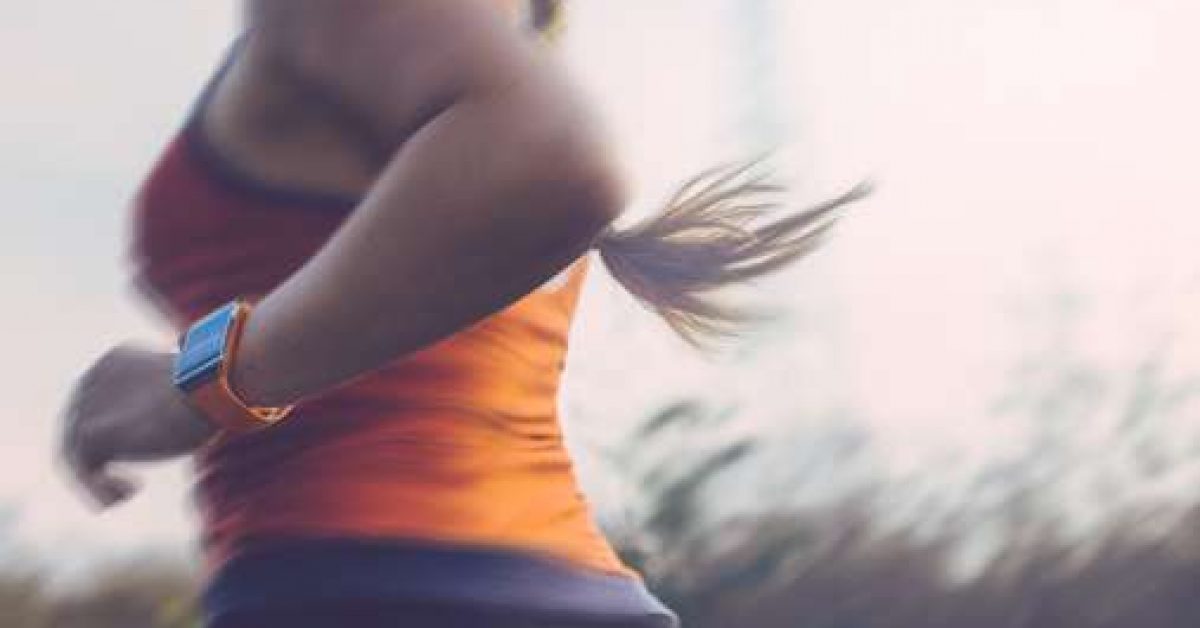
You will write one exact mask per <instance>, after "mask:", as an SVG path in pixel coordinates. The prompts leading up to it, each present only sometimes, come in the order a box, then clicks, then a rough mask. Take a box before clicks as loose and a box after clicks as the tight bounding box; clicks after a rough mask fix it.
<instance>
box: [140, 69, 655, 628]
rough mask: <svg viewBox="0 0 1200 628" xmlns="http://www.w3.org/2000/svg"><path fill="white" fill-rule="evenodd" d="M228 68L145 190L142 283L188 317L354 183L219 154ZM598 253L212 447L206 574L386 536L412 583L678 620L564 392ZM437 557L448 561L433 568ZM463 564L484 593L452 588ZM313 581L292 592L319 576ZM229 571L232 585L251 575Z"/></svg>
mask: <svg viewBox="0 0 1200 628" xmlns="http://www.w3.org/2000/svg"><path fill="white" fill-rule="evenodd" d="M235 52H236V49H235ZM232 58H233V53H231V54H230V58H229V60H227V62H226V64H225V66H224V68H225V69H227V68H228V67H229V65H230V61H231V60H232ZM224 73H225V71H224V69H223V70H222V71H220V72H218V73H217V74H216V76H215V77H214V79H213V81H212V84H210V86H209V87H208V88H207V89H206V90H205V94H204V95H203V96H202V97H201V99H200V100H199V101H198V103H197V105H196V107H195V110H194V112H193V114H192V116H191V117H190V118H189V120H188V121H187V123H186V124H185V125H184V127H183V129H182V131H181V132H180V133H179V134H178V135H177V136H176V137H175V138H174V139H173V141H171V142H170V144H169V145H168V146H167V148H166V151H165V153H164V154H163V155H162V156H161V158H160V160H159V161H158V162H157V164H156V165H155V166H154V167H153V169H152V170H151V172H150V174H149V176H148V178H147V179H146V180H145V182H144V184H143V185H142V186H141V188H140V191H139V193H138V194H137V197H136V199H135V202H134V211H133V232H132V233H133V242H132V256H133V260H134V268H135V283H136V284H137V285H138V287H139V288H141V290H142V292H143V294H145V295H146V296H147V297H148V298H149V299H150V300H151V301H152V302H153V303H154V305H155V306H156V307H157V309H158V310H159V311H160V312H162V313H163V314H164V315H165V316H166V317H167V318H168V319H169V320H170V321H171V322H172V323H173V324H174V326H175V328H176V329H177V330H179V331H183V330H184V329H186V328H187V326H188V325H190V323H191V322H193V321H195V320H197V319H198V318H199V317H201V316H203V315H204V314H206V313H208V312H209V311H211V310H212V309H214V308H216V307H218V306H220V305H222V304H224V303H226V302H228V301H229V300H231V299H233V298H235V297H239V296H243V297H250V298H254V297H256V296H260V295H264V294H266V293H268V292H269V291H271V290H272V289H273V288H275V287H276V286H277V285H279V284H280V283H281V282H282V281H283V280H285V279H286V278H287V277H288V276H289V275H291V274H292V273H293V272H294V271H296V270H297V269H298V268H299V267H300V266H301V265H302V264H304V263H305V262H306V261H307V260H308V259H309V258H310V257H312V255H313V254H314V253H315V252H316V251H317V250H318V249H319V248H320V247H321V246H322V244H324V242H325V241H326V240H327V239H328V238H329V237H330V236H331V235H332V234H333V233H334V232H335V230H337V228H338V227H339V225H340V224H341V223H342V221H343V220H344V219H345V218H346V217H347V216H348V215H349V213H350V211H352V209H353V208H354V207H355V206H356V204H357V201H358V199H356V198H342V197H338V196H337V195H330V194H315V193H311V192H305V191H299V190H294V189H288V188H280V187H276V186H272V185H265V184H263V183H260V182H257V181H255V180H252V179H251V178H249V177H247V176H246V175H244V174H243V173H241V172H239V170H238V169H237V168H236V167H235V166H233V165H231V164H230V163H229V162H227V161H226V160H224V159H222V157H221V155H219V154H218V153H217V152H216V151H215V150H214V147H213V146H212V145H211V144H210V143H209V142H208V141H207V138H206V137H205V135H204V133H203V132H202V128H201V126H200V124H199V120H200V116H199V115H198V112H199V111H202V110H203V108H204V106H205V105H206V104H207V101H208V100H209V95H210V94H211V93H212V91H213V86H215V84H216V83H217V82H218V81H219V80H220V79H221V77H222V76H223V75H224ZM585 267H586V262H585V261H584V260H582V259H581V260H579V261H577V262H576V263H575V264H573V265H572V266H571V267H570V268H568V269H567V270H566V271H564V272H563V273H562V274H561V275H560V276H559V277H556V278H555V279H553V280H551V281H550V282H548V283H547V284H545V285H544V286H542V287H541V288H539V289H537V290H534V291H533V292H531V293H530V294H528V295H527V296H525V297H524V298H522V299H520V300H519V301H518V302H516V303H515V304H513V305H511V306H510V307H508V308H507V309H504V310H503V311H501V312H499V313H496V314H494V315H492V316H490V317H488V318H486V319H485V320H483V321H481V322H479V323H478V324H475V325H473V326H471V327H469V328H467V329H465V330H463V331H460V332H458V333H457V334H455V335H453V336H452V337H450V338H448V339H446V340H443V341H441V342H438V343H436V344H434V345H432V346H429V347H427V348H425V349H423V350H420V351H417V352H415V353H413V354H410V355H406V356H403V357H401V358H399V359H397V360H395V361H393V362H391V363H389V364H387V365H385V366H383V367H382V368H379V369H377V370H375V371H373V372H370V373H367V374H364V375H363V376H360V377H358V378H356V379H354V380H352V381H351V382H349V383H346V384H344V385H341V386H339V387H336V388H334V389H331V390H328V391H326V392H324V393H321V394H318V395H316V396H313V397H311V398H308V399H305V400H304V401H302V402H300V403H299V404H298V405H297V407H296V408H295V410H294V411H293V413H292V415H291V416H290V417H289V418H288V419H286V420H285V421H284V422H283V423H281V424H279V425H277V426H274V427H271V428H269V429H267V430H264V431H261V432H256V433H253V434H249V435H245V436H240V437H237V438H233V439H229V440H222V441H218V442H217V443H215V444H213V445H210V446H208V447H206V448H205V449H203V450H201V451H200V452H198V454H197V455H196V457H195V471H196V483H195V491H194V497H195V499H196V502H197V506H198V510H199V514H200V518H201V532H202V535H201V547H202V549H203V554H204V558H205V564H206V567H207V572H208V574H209V576H210V578H215V579H217V580H218V581H219V580H220V579H221V577H222V574H225V576H226V579H231V580H236V579H237V578H249V576H245V575H237V574H245V573H246V572H247V570H249V571H250V573H253V572H254V569H255V567H253V566H247V565H250V564H251V563H248V562H247V561H246V560H241V559H244V558H246V557H254V556H264V555H266V554H267V553H269V552H268V551H269V550H271V549H272V548H278V547H281V546H283V547H286V546H288V544H293V545H294V544H295V543H296V542H297V541H304V540H322V539H324V540H330V539H333V540H337V539H341V540H347V539H348V540H353V541H359V542H363V543H385V544H387V543H391V545H388V547H390V548H392V550H389V551H393V550H394V552H395V556H396V559H395V560H394V561H393V563H392V564H394V571H392V572H388V571H387V569H388V567H387V565H386V564H385V565H384V566H383V567H380V566H378V565H376V567H375V568H374V569H375V570H374V571H372V572H371V573H381V572H380V569H382V570H383V571H382V573H385V574H390V575H387V576H385V577H386V578H388V579H389V582H388V583H387V586H388V587H392V588H395V587H399V588H400V589H405V587H407V589H405V590H408V591H409V593H411V594H414V595H420V596H425V597H429V596H433V597H438V596H441V597H447V598H448V599H453V598H454V597H455V596H456V595H460V594H461V595H466V596H468V597H476V598H478V597H479V596H480V595H482V594H481V593H480V591H484V592H486V595H483V597H485V598H487V597H488V596H491V597H496V596H499V597H500V598H502V599H499V600H496V599H490V598H489V599H488V603H501V604H510V605H520V604H522V603H532V601H533V600H536V599H539V598H544V597H546V595H547V592H548V591H553V589H546V588H545V587H546V586H563V587H566V588H567V589H570V590H572V591H573V593H572V594H571V595H569V596H566V598H564V599H565V600H566V601H565V602H564V603H566V604H568V605H574V606H576V607H580V605H582V606H584V607H586V606H588V604H592V605H593V606H596V605H598V607H599V608H600V610H603V608H605V607H606V605H607V606H612V607H613V608H616V607H621V608H623V609H624V610H623V611H621V612H623V613H626V614H632V615H637V616H646V617H651V616H653V617H655V618H657V621H658V622H659V623H653V624H648V625H656V626H658V625H670V624H669V623H666V624H664V623H661V622H662V621H664V618H668V619H669V614H670V613H669V611H667V610H666V609H665V608H664V607H662V606H661V605H659V603H658V602H657V601H656V600H654V599H653V598H652V597H651V596H649V594H648V593H647V592H646V591H645V590H644V589H643V588H642V584H641V579H640V577H639V576H638V575H637V573H636V572H634V571H633V570H631V569H630V568H629V567H627V566H626V565H625V564H623V563H622V561H621V560H620V559H619V558H618V557H617V555H616V553H615V552H614V551H613V548H612V547H611V546H610V545H609V543H608V542H607V541H606V539H605V538H604V536H603V535H602V533H601V532H600V530H599V529H598V527H597V526H596V524H595V522H594V519H593V513H592V509H591V508H590V506H589V503H588V501H587V499H586V498H585V496H584V495H583V494H582V493H581V492H580V490H579V488H578V485H577V482H576V477H575V473H574V468H573V465H572V460H571V458H570V456H569V454H568V452H567V449H566V447H565V446H564V442H563V432H562V430H561V427H560V422H559V412H558V407H557V398H558V392H559V384H560V378H561V373H562V370H563V364H564V357H565V354H566V351H567V335H568V329H569V326H570V323H571V319H572V315H573V312H574V310H575V306H576V302H577V300H578V298H579V293H580V288H581V285H582V283H583V280H584V276H585V272H586V268H585ZM297 555H298V554H297V553H296V552H293V553H292V555H291V556H292V557H293V558H295V556H297ZM371 555H372V556H374V557H375V559H376V560H383V559H381V558H380V555H381V554H380V552H378V551H376V552H374V553H372V554H371ZM435 557H440V558H437V559H436V560H434V558H435ZM447 557H449V558H447ZM422 561H424V562H422ZM430 561H432V563H431V562H430ZM456 561H457V562H456ZM336 562H337V561H336V560H334V563H336ZM385 563H386V560H385ZM314 564H316V563H314ZM321 564H326V563H321ZM420 565H425V567H420ZM430 565H435V567H436V566H437V565H440V566H441V567H437V568H436V569H435V568H434V567H430ZM263 568H264V569H265V567H263ZM326 569H328V567H322V568H320V569H314V570H313V572H314V573H310V574H308V575H307V576H304V575H303V574H300V575H297V578H299V579H300V580H298V582H300V581H303V579H304V578H305V577H307V578H310V580H311V579H313V578H316V579H319V578H321V577H322V574H321V573H319V572H320V571H322V570H326ZM431 569H433V571H438V570H439V569H440V571H438V573H442V575H443V576H444V577H443V578H442V579H441V580H437V579H436V578H433V579H432V580H431V579H430V578H431V577H432V576H431V571H430V570H431ZM447 570H449V572H448V573H446V571H447ZM455 570H457V571H455ZM300 571H301V572H302V571H303V570H302V569H301V570H300ZM360 571H361V570H360ZM351 572H354V570H349V571H348V572H347V573H351ZM505 573H507V574H525V575H524V576H521V575H518V576H516V578H517V581H520V582H523V583H524V584H522V585H521V586H516V587H514V590H516V589H521V590H522V592H521V594H519V595H518V594H516V593H513V594H511V595H510V592H505V591H507V590H499V589H496V588H495V584H494V583H495V581H496V578H502V577H503V574H505ZM472 574H473V576H472ZM480 574H491V575H487V576H485V577H484V580H479V579H480ZM538 574H540V575H538ZM467 576H472V577H474V578H475V580H479V581H478V582H476V588H477V589H479V591H476V592H475V593H469V592H468V593H463V592H462V591H458V589H459V588H461V587H463V586H466V585H465V584H463V583H464V582H466V581H468V580H470V579H471V578H469V577H467ZM539 578H541V582H540V583H539ZM250 579H251V580H253V578H250ZM489 579H490V580H489ZM547 579H553V580H555V581H556V582H546V580H547ZM340 581H341V582H342V583H343V585H345V586H350V585H346V584H345V582H347V580H346V578H342V579H341V580H340ZM409 581H411V582H409ZM305 582H307V583H306V584H303V586H301V584H297V585H296V586H297V587H300V588H297V589H296V591H294V592H293V593H296V594H303V592H304V591H311V588H312V587H313V586H325V585H320V584H313V582H315V581H305ZM436 582H442V583H443V584H444V585H445V586H446V587H449V588H450V589H453V590H442V589H439V588H438V585H436V584H435V583H436ZM572 583H574V584H572ZM326 584H328V583H326ZM510 584H511V583H510ZM339 586H342V585H339ZM430 587H433V589H430ZM571 587H576V588H575V589H571ZM226 588H227V589H229V590H230V591H233V594H232V595H233V596H234V597H237V595H238V593H237V591H238V590H242V589H244V587H242V588H241V589H239V588H238V587H236V586H229V587H226ZM564 590H566V589H564ZM497 591H499V592H497ZM414 592H415V593H414ZM589 592H591V593H596V595H590V594H589ZM393 593H394V592H393ZM348 594H353V592H349V593H348ZM265 595H267V594H266V593H261V592H260V593H258V594H256V596H257V597H263V596H265ZM389 595H390V593H389ZM572 595H573V596H574V598H571V596H572ZM505 596H507V597H505ZM227 597H228V596H227ZM567 598H570V599H567ZM571 599H573V600H574V601H571ZM581 600H590V601H588V602H586V603H585V602H582V601H581ZM543 603H544V600H543ZM560 610H561V609H560ZM593 610H595V609H593ZM600 614H603V613H600Z"/></svg>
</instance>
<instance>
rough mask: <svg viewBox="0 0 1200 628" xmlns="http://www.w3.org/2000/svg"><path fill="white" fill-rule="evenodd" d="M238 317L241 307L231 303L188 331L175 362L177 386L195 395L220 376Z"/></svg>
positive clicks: (201, 320) (198, 322)
mask: <svg viewBox="0 0 1200 628" xmlns="http://www.w3.org/2000/svg"><path fill="white" fill-rule="evenodd" d="M236 313H237V303H230V304H229V305H226V306H224V307H222V308H221V309H219V310H216V311H215V312H213V313H212V314H209V315H208V316H205V317H204V318H202V319H200V320H199V321H197V322H196V324H194V325H192V327H191V329H189V330H188V331H187V333H186V334H185V335H184V337H183V341H182V343H181V344H182V346H181V347H180V349H179V355H178V356H177V357H176V358H175V373H174V380H175V385H176V386H178V387H179V388H181V389H183V390H185V391H191V390H195V389H196V388H197V387H199V386H200V385H201V384H203V383H205V382H207V381H209V380H210V379H212V378H214V377H216V376H217V373H218V372H220V370H221V362H222V360H224V358H225V347H226V346H227V344H228V343H227V341H228V339H229V332H230V330H231V329H233V322H234V317H235V315H236Z"/></svg>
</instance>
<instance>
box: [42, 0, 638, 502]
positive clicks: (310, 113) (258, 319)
mask: <svg viewBox="0 0 1200 628" xmlns="http://www.w3.org/2000/svg"><path fill="white" fill-rule="evenodd" d="M504 4H505V3H504V2H497V1H496V0H337V1H336V2H335V1H334V0H251V1H250V2H248V3H247V4H246V5H245V9H246V15H247V19H248V21H249V22H250V23H251V25H252V26H253V27H254V31H253V35H252V36H251V38H250V39H249V41H248V48H247V49H246V52H245V54H244V55H242V56H241V57H239V60H238V62H237V63H236V64H235V66H234V67H233V68H232V71H231V73H230V74H229V75H228V77H227V80H226V81H224V82H222V84H221V86H220V88H219V90H218V92H217V93H216V95H215V98H214V99H213V101H212V103H211V106H210V108H209V109H208V111H206V112H205V115H204V118H203V124H204V130H205V132H206V133H207V134H208V136H209V138H210V139H211V141H212V143H213V144H214V145H215V146H216V148H217V149H218V150H219V151H220V152H222V153H223V155H224V156H225V157H227V158H228V159H229V160H230V161H232V162H233V163H234V164H236V165H237V166H238V167H239V168H241V169H242V170H243V171H245V172H246V173H247V174H250V175H252V176H255V177H257V178H260V179H262V180H264V181H269V182H272V183H276V184H283V185H288V186H291V187H297V188H301V189H312V190H322V191H336V192H342V193H346V192H349V193H354V194H365V197H364V200H363V201H362V202H361V204H360V205H359V206H358V207H357V208H356V209H355V211H354V212H353V213H352V214H351V216H350V218H349V219H348V220H347V221H346V223H345V224H344V226H343V227H342V228H341V229H339V231H338V232H337V233H336V234H335V235H334V237H333V238H332V239H331V240H330V241H329V242H328V243H327V244H326V245H325V246H324V247H323V248H322V249H321V250H320V251H319V252H318V253H317V254H316V255H315V256H314V257H313V258H312V259H311V260H310V261H309V262H308V263H307V264H306V265H305V266H304V267H303V268H301V269H300V270H299V271H297V272H296V273H295V274H294V275H293V276H292V277H290V278H289V279H288V280H287V281H286V282H284V283H283V284H282V285H280V286H279V287H278V288H276V289H275V290H274V291H272V292H271V293H269V294H267V295H265V297H263V299H262V300H261V301H260V302H259V304H258V306H257V308H256V309H255V311H254V314H253V315H252V317H251V318H250V320H249V322H248V324H247V328H246V331H245V335H244V337H243V342H242V349H241V352H240V353H239V355H238V359H237V362H236V365H235V368H234V371H233V374H232V382H233V385H234V387H235V388H236V389H237V390H238V391H239V393H240V394H241V395H242V397H243V398H244V399H245V400H246V401H247V402H248V403H251V404H254V405H284V404H288V403H293V402H295V401H297V400H299V399H302V398H304V397H305V396H308V395H312V394H315V393H319V392H321V391H323V390H325V389H327V388H329V387H331V386H333V385H336V384H338V383H341V382H344V381H346V380H348V379H351V378H353V377H355V376H356V375H359V374H361V373H364V372H367V371H370V370H372V369H374V368H377V367H379V366H382V365H383V364H385V363H386V362H389V361H391V360H394V359H396V358H398V357H401V356H403V355H405V354H407V353H409V352H412V351H414V350H416V349H419V348H421V347H424V346H427V345H429V344H431V343H433V342H436V341H437V340H439V339H442V338H444V337H446V336H448V335H450V334H453V333H454V332H456V331H458V330H460V329H462V328H464V327H466V326H469V325H470V324H472V323H474V322H476V321H478V320H479V319H481V318H484V317H486V316H488V315H490V314H492V313H494V312H497V311H499V310H500V309H503V308H504V307H506V306H507V305H509V304H511V303H512V302H513V301H515V300H517V299H518V298H520V297H521V296H522V295H524V294H526V293H528V292H529V291H531V290H532V289H534V288H535V287H536V286H538V285H539V284H541V283H543V282H545V281H546V280H548V279H549V278H551V277H552V276H554V275H555V274H557V273H558V272H560V271H561V270H563V269H564V268H565V267H566V266H567V265H568V264H569V263H570V262H571V261H573V260H574V259H576V258H577V257H579V256H580V255H581V254H583V253H585V252H586V251H587V250H588V249H589V248H590V246H591V243H592V242H593V241H594V239H595V238H596V237H597V236H598V235H599V234H600V233H601V232H602V231H603V230H604V229H605V228H606V227H607V225H608V224H609V223H610V222H611V221H612V220H613V219H614V218H615V216H616V215H617V214H618V212H619V211H620V208H621V207H622V206H623V205H624V201H625V198H624V193H623V187H622V185H621V183H620V178H619V176H618V174H617V171H616V169H615V167H614V165H613V160H612V159H611V157H610V155H609V151H608V149H607V146H606V144H605V141H604V134H603V133H601V132H600V131H599V130H598V129H597V127H596V125H595V123H594V120H593V116H592V115H591V113H590V112H589V110H588V108H587V107H586V106H585V104H584V102H583V100H582V99H581V97H580V95H579V93H578V91H577V90H576V89H575V88H574V87H572V86H571V85H570V83H569V82H568V81H567V80H566V79H565V77H564V74H563V72H562V70H561V69H560V68H559V67H557V66H556V64H555V63H554V61H553V60H552V59H551V58H549V56H548V55H546V54H544V53H543V51H542V50H541V49H540V48H539V47H538V45H537V44H536V43H535V42H533V41H531V40H530V39H529V38H528V37H527V36H526V35H524V34H522V33H520V32H518V31H517V29H514V28H513V27H512V25H511V23H509V22H508V21H507V17H506V16H505V15H504V14H503V11H502V9H500V7H502V6H503V5H504ZM173 358H174V356H173V355H172V354H170V353H165V352H162V351H157V350H153V349H145V348H139V347H136V346H133V345H128V344H126V345H121V346H118V347H116V348H114V349H112V350H111V351H109V352H108V353H106V354H105V355H104V356H103V357H101V358H100V359H99V360H98V361H97V362H96V363H95V364H93V365H92V366H91V367H90V368H89V369H88V370H87V371H86V372H85V373H84V374H83V375H82V376H81V377H80V378H79V380H78V383H77V385H76V386H75V389H74V391H73V392H72V393H71V396H70V398H69V400H68V403H67V405H66V408H65V410H64V413H63V414H64V417H63V418H64V428H63V432H62V434H63V437H62V456H63V459H64V461H65V462H66V464H67V465H68V466H69V468H70V470H71V472H72V474H73V476H74V478H75V480H76V481H77V483H78V485H79V486H80V487H81V488H82V489H83V492H84V493H85V495H87V496H89V497H90V498H91V500H92V501H94V503H96V504H97V505H99V506H101V507H106V506H111V505H113V504H116V503H118V502H120V501H123V500H125V499H127V498H128V497H129V496H130V495H131V494H132V493H133V492H134V491H135V488H136V486H135V484H134V483H133V482H132V481H131V480H130V479H129V478H127V477H124V476H121V475H118V474H116V473H114V472H113V470H112V465H113V464H114V463H120V462H125V461H152V460H164V459H169V458H174V457H178V456H182V455H186V454H188V453H189V452H192V451H194V450H195V449H197V448H198V447H199V446H201V445H202V444H203V443H204V442H206V441H207V440H208V439H209V438H210V437H211V436H212V435H213V434H214V428H213V427H212V425H211V424H209V423H208V422H207V421H206V420H205V419H204V417H203V416H202V415H200V414H199V413H198V412H197V411H195V410H194V409H193V408H191V407H190V406H189V405H188V403H187V400H186V399H185V398H184V397H183V396H182V395H181V394H180V393H179V392H178V391H177V390H176V389H175V388H174V387H173V386H172V385H171V383H170V371H171V364H172V360H173Z"/></svg>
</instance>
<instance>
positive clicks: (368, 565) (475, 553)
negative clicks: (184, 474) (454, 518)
mask: <svg viewBox="0 0 1200 628" xmlns="http://www.w3.org/2000/svg"><path fill="white" fill-rule="evenodd" d="M202 602H203V609H204V614H205V620H206V626H208V627H209V628H252V627H253V628H273V627H274V626H279V628H384V627H387V628H399V627H412V628H467V627H471V628H478V627H480V626H486V627H488V628H677V626H678V625H679V624H678V619H677V618H676V616H675V614H674V613H672V612H671V611H670V609H668V608H667V607H666V606H664V605H663V604H662V603H661V602H660V601H659V600H658V599H656V598H655V597H654V596H653V595H652V594H651V593H650V592H649V591H647V590H646V588H645V587H644V585H643V584H642V583H641V582H639V581H637V580H635V579H632V578H628V577H622V576H617V575H609V574H603V573H598V572H593V571H587V570H584V569H581V568H579V567H576V566H574V565H571V564H568V563H566V562H564V561H560V560H557V559H554V558H550V557H545V556H541V555H536V554H533V553H524V552H520V551H516V550H507V549H491V548H477V547H460V546H442V545H432V544H426V543H415V542H402V541H368V540H350V539H321V540H307V539H306V540H296V541H286V542H274V543H272V544H271V546H270V547H269V548H259V549H255V550H253V551H249V552H246V553H244V554H242V555H240V556H238V557H236V558H234V559H233V560H231V561H230V562H229V563H228V564H226V565H225V566H223V567H222V568H221V569H220V570H219V571H218V572H217V573H216V574H214V577H213V579H212V581H211V582H210V583H209V584H208V586H207V587H206V589H205V591H204V595H203V600H202Z"/></svg>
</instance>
